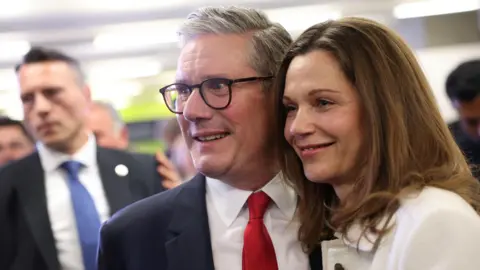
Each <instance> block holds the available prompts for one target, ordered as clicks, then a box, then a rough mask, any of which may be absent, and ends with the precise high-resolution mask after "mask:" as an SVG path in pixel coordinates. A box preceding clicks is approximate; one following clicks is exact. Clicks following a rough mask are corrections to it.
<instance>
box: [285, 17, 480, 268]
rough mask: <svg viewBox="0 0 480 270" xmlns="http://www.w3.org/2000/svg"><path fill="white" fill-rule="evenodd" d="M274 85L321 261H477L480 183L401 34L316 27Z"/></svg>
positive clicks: (405, 264) (308, 234) (358, 26)
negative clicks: (399, 35)
mask: <svg viewBox="0 0 480 270" xmlns="http://www.w3.org/2000/svg"><path fill="white" fill-rule="evenodd" d="M439 64H441V63H439ZM277 86H278V90H279V91H278V92H279V96H278V105H279V107H278V112H279V114H280V116H281V117H280V118H279V119H280V123H278V124H279V125H278V133H279V136H281V138H280V140H279V146H280V148H281V150H282V152H283V153H282V154H281V155H279V156H281V159H280V164H281V165H282V170H283V172H284V174H285V176H286V177H285V179H286V181H287V182H288V183H289V184H291V185H292V186H293V187H294V188H295V189H296V190H297V192H298V194H299V197H300V200H299V207H298V216H299V218H300V221H301V224H302V225H301V228H300V231H299V238H300V240H301V241H302V243H303V244H304V247H305V249H306V250H307V251H308V252H311V251H312V250H313V249H315V248H316V247H318V246H319V245H321V247H322V253H323V256H322V257H323V265H324V269H326V270H330V269H346V270H351V269H354V270H363V269H370V270H407V269H408V270H417V269H418V270H430V269H459V270H460V269H461V270H469V269H480V254H479V252H480V217H479V211H480V188H479V183H478V182H477V180H475V179H474V178H473V177H472V174H471V171H470V169H469V167H468V165H467V163H466V161H465V158H464V157H463V155H462V152H461V151H460V150H459V148H458V147H457V145H456V144H455V142H454V140H453V138H452V136H451V134H450V132H449V130H448V128H447V125H446V124H445V123H444V121H443V119H442V117H441V115H440V112H439V110H438V108H437V105H436V102H435V99H434V96H433V94H432V90H431V89H430V86H429V84H428V82H427V79H426V78H425V75H424V74H423V72H422V70H421V68H420V66H419V64H418V63H417V61H416V59H415V56H414V54H413V53H412V51H411V50H410V49H409V48H408V46H407V45H406V44H405V43H404V42H403V41H402V39H401V38H399V37H398V36H397V35H396V34H395V33H393V32H392V31H391V30H389V29H388V28H386V27H384V26H382V25H380V24H378V23H375V22H373V21H370V20H367V19H360V18H345V19H340V20H337V21H328V22H325V23H321V24H318V25H315V26H313V27H311V28H309V29H308V30H306V31H305V32H304V33H303V34H302V35H301V36H300V37H299V38H298V39H297V40H296V41H295V42H294V44H293V45H292V47H291V48H290V50H289V52H288V53H287V55H286V57H285V59H284V61H283V64H282V66H281V68H280V71H279V74H278V76H277ZM342 267H343V268H342Z"/></svg>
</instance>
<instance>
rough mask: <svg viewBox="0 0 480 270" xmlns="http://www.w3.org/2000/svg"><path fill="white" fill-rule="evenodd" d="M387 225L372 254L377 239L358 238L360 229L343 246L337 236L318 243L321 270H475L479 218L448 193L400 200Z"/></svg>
mask: <svg viewBox="0 0 480 270" xmlns="http://www.w3.org/2000/svg"><path fill="white" fill-rule="evenodd" d="M385 222H386V220H384V223H383V224H385ZM390 225H392V227H391V228H392V230H391V231H390V232H389V233H387V234H386V235H385V236H384V237H383V238H382V239H381V240H380V245H379V247H378V249H377V250H376V251H372V248H373V244H372V242H374V241H376V240H377V239H378V235H373V234H372V233H370V234H368V235H367V237H362V238H360V235H361V232H362V228H360V226H354V227H352V229H350V230H349V232H348V236H349V241H348V240H347V239H345V238H343V237H342V236H341V235H337V237H338V238H339V239H337V240H332V241H324V242H322V255H323V256H322V257H323V269H325V270H335V264H337V263H340V264H342V266H343V268H344V269H346V270H350V269H355V270H456V269H458V270H478V269H480V256H479V251H480V216H479V215H478V214H477V213H476V212H475V211H474V210H473V208H472V207H471V206H470V205H469V204H468V203H467V202H466V201H464V200H463V199H462V198H461V197H460V196H458V195H457V194H455V193H453V192H450V191H446V190H443V189H439V188H434V187H427V188H425V189H423V190H422V191H421V192H420V193H418V194H415V195H411V196H409V197H407V198H404V199H403V200H402V201H401V207H400V208H399V209H398V210H397V212H396V213H395V215H394V217H393V219H392V220H391V222H390ZM380 227H381V226H380ZM357 240H358V244H359V245H358V248H359V250H358V251H357V249H356V248H357Z"/></svg>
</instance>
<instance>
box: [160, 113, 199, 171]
mask: <svg viewBox="0 0 480 270" xmlns="http://www.w3.org/2000/svg"><path fill="white" fill-rule="evenodd" d="M163 140H164V142H165V147H166V151H165V155H166V156H167V157H168V158H169V159H170V160H171V161H172V163H173V164H174V165H175V167H176V168H177V170H178V172H179V174H180V177H181V179H182V181H187V180H190V179H191V178H193V177H194V176H195V174H197V173H198V171H197V169H195V166H194V165H193V161H192V156H191V155H190V151H189V150H188V147H187V144H186V143H185V140H184V139H183V136H182V131H181V130H180V126H179V125H178V122H177V119H175V118H172V119H169V120H168V121H167V123H166V125H165V127H164V132H163Z"/></svg>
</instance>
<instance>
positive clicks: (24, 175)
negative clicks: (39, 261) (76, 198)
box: [15, 153, 60, 270]
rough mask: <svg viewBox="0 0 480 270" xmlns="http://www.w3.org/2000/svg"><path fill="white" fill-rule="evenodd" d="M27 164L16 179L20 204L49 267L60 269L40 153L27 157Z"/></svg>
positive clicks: (54, 269) (55, 269)
mask: <svg viewBox="0 0 480 270" xmlns="http://www.w3.org/2000/svg"><path fill="white" fill-rule="evenodd" d="M25 165H26V166H25V169H24V170H20V171H19V175H18V179H15V180H16V185H17V189H18V196H19V200H20V205H21V207H22V209H23V214H24V215H25V218H26V221H27V224H28V226H29V228H30V230H31V232H32V235H33V238H34V240H35V242H36V244H37V247H38V250H39V252H40V254H41V255H42V256H43V258H44V259H45V262H46V263H47V266H48V269H50V270H60V264H59V262H58V258H57V250H56V247H55V240H54V237H53V232H52V229H51V224H50V218H49V216H48V209H47V198H46V195H45V177H44V171H43V169H42V166H41V163H40V158H39V156H38V153H34V154H32V155H31V156H29V157H27V160H26V163H25Z"/></svg>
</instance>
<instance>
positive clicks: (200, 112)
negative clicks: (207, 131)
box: [183, 90, 213, 122]
mask: <svg viewBox="0 0 480 270" xmlns="http://www.w3.org/2000/svg"><path fill="white" fill-rule="evenodd" d="M212 116H213V109H212V108H210V107H209V106H208V105H207V104H206V103H205V101H204V100H203V98H202V96H201V95H200V92H199V91H198V90H194V91H193V92H192V94H191V95H190V96H189V97H188V99H187V101H186V102H185V105H184V107H183V117H185V119H187V120H188V121H190V122H198V121H200V120H202V119H210V118H212Z"/></svg>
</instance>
